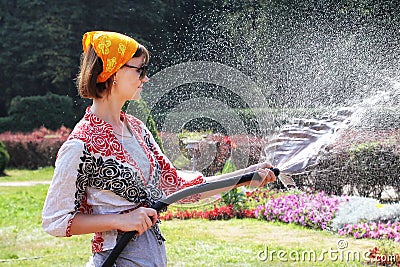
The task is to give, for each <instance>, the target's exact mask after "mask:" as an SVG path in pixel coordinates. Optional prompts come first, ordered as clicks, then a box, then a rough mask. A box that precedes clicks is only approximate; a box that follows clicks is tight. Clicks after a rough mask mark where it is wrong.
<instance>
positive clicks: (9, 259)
mask: <svg viewBox="0 0 400 267" xmlns="http://www.w3.org/2000/svg"><path fill="white" fill-rule="evenodd" d="M28 172H29V171H28ZM16 173H18V172H16ZM37 173H40V175H42V174H43V173H42V172H41V171H40V172H36V174H37ZM34 174H35V172H34ZM34 174H32V175H33V176H35V175H34ZM36 179H38V178H36ZM47 188H48V185H35V186H30V187H0V203H2V204H1V206H0V266H18V267H20V266H84V264H85V262H86V261H87V260H88V258H89V257H90V254H91V253H90V240H91V238H92V236H91V235H83V236H74V237H71V238H56V237H52V236H49V235H47V234H46V233H44V232H43V230H42V229H41V226H40V221H41V210H42V206H43V202H44V200H45V196H46V192H47ZM160 227H161V229H162V231H163V234H164V237H165V238H166V240H167V241H166V247H167V255H168V260H169V266H362V264H361V263H360V262H359V261H354V262H349V263H344V262H343V261H340V258H338V259H337V260H334V258H333V259H332V257H331V258H329V255H328V254H325V256H324V258H325V260H324V261H318V259H317V260H316V261H311V262H310V261H308V260H305V261H302V260H301V255H302V254H305V255H307V253H308V254H310V253H312V252H315V254H316V255H317V256H320V255H321V254H322V253H323V252H324V251H329V250H330V251H333V252H334V251H339V252H341V251H342V250H338V247H337V244H338V241H339V240H345V241H346V242H348V248H347V249H346V250H344V251H349V252H353V253H354V252H356V253H363V252H366V251H368V250H369V249H371V248H373V247H374V246H375V245H376V241H375V240H365V239H363V240H356V239H352V238H343V237H340V236H338V235H334V234H331V233H328V232H324V231H315V230H311V229H305V228H303V227H300V226H296V225H291V224H283V223H272V222H266V221H261V220H255V219H244V220H238V219H234V220H229V221H208V220H185V221H180V220H172V221H166V222H162V224H161V225H160ZM279 250H281V252H280V253H281V254H282V253H286V256H282V255H283V254H282V255H281V259H279V258H278V251H279ZM273 251H275V252H273ZM271 253H272V254H271ZM266 255H268V256H269V257H268V259H266ZM271 256H272V258H271ZM289 256H290V257H289ZM337 256H340V253H339V254H338V255H337ZM296 257H297V259H296ZM291 259H293V260H291ZM351 259H352V258H351ZM284 260H286V261H284ZM361 261H363V260H361Z"/></svg>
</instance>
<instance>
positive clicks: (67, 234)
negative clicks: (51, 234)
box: [65, 217, 74, 237]
mask: <svg viewBox="0 0 400 267" xmlns="http://www.w3.org/2000/svg"><path fill="white" fill-rule="evenodd" d="M73 220H74V217H72V218H71V219H69V220H68V224H67V229H66V230H65V236H66V237H71V236H72V235H71V225H72V221H73Z"/></svg>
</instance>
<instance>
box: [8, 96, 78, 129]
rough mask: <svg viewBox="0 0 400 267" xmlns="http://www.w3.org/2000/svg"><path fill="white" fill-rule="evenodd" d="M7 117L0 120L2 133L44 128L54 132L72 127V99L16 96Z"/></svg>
mask: <svg viewBox="0 0 400 267" xmlns="http://www.w3.org/2000/svg"><path fill="white" fill-rule="evenodd" d="M8 115H9V116H8V117H6V118H2V120H0V126H2V127H1V129H2V131H3V132H4V131H11V132H30V131H32V130H34V129H38V128H40V127H41V126H44V127H45V128H47V129H51V130H56V129H58V128H60V127H61V126H62V125H65V126H66V127H72V124H73V122H74V118H75V116H74V112H73V109H72V98H70V97H69V96H61V95H56V94H52V93H48V94H46V95H44V96H28V97H21V96H17V97H14V98H13V99H12V100H11V103H10V108H9V110H8Z"/></svg>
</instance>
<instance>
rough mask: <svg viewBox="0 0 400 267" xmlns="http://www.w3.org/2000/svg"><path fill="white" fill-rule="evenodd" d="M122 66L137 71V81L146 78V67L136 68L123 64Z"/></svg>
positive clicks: (147, 67)
mask: <svg viewBox="0 0 400 267" xmlns="http://www.w3.org/2000/svg"><path fill="white" fill-rule="evenodd" d="M124 66H125V67H128V68H132V69H137V71H138V72H139V79H141V80H142V79H143V78H144V77H145V76H146V74H147V70H148V69H149V66H148V65H143V66H141V67H136V66H131V65H128V64H125V65H124Z"/></svg>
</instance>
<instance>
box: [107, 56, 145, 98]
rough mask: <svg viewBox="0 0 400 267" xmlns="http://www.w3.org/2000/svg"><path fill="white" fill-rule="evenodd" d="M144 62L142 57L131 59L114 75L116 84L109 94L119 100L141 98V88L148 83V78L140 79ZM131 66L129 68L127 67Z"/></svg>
mask: <svg viewBox="0 0 400 267" xmlns="http://www.w3.org/2000/svg"><path fill="white" fill-rule="evenodd" d="M144 63H145V61H144V56H141V57H134V58H131V59H130V60H129V61H128V62H126V63H125V65H127V66H125V65H124V66H122V67H121V68H120V69H119V70H118V71H117V72H116V75H115V81H116V83H115V84H114V85H113V88H112V89H111V94H112V95H115V96H117V97H118V98H121V100H123V101H126V100H139V99H140V98H141V96H140V93H141V92H142V86H143V84H144V83H145V82H148V81H149V77H147V76H144V77H143V78H142V79H141V78H140V76H141V75H140V74H141V73H142V70H141V69H140V68H141V67H143V65H144ZM128 66H131V67H128ZM133 67H137V68H133Z"/></svg>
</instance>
